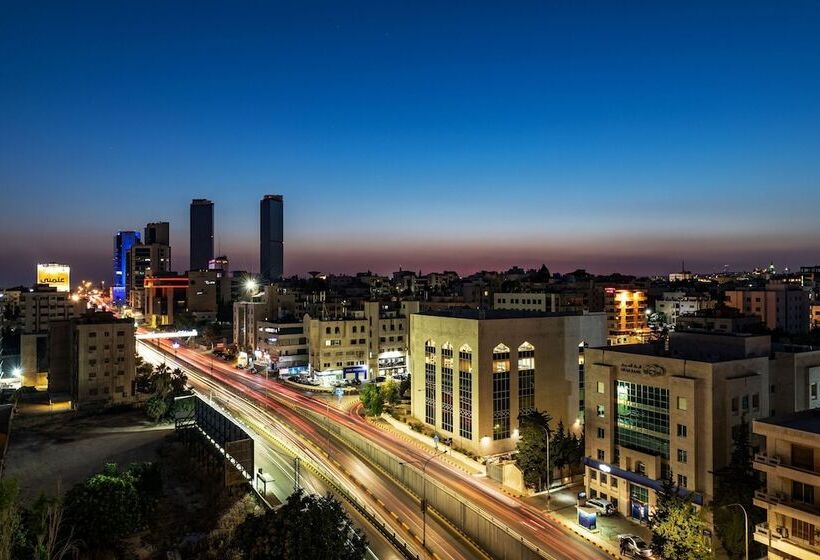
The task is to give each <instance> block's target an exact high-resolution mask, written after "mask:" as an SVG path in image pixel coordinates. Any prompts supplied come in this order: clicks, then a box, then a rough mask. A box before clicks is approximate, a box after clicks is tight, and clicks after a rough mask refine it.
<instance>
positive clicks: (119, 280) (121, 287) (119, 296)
mask: <svg viewBox="0 0 820 560" xmlns="http://www.w3.org/2000/svg"><path fill="white" fill-rule="evenodd" d="M139 243H140V234H139V232H138V231H118V232H117V235H115V236H114V282H112V284H111V297H112V298H113V299H114V303H115V304H117V305H123V304H124V303H125V301H126V282H125V277H126V273H127V270H126V269H127V266H128V265H127V257H128V251H129V250H130V249H131V247H133V246H134V245H139Z"/></svg>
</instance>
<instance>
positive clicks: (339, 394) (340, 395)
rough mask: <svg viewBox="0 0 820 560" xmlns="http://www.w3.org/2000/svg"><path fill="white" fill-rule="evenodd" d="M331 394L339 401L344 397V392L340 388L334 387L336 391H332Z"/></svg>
mask: <svg viewBox="0 0 820 560" xmlns="http://www.w3.org/2000/svg"><path fill="white" fill-rule="evenodd" d="M333 394H334V395H336V398H337V399H341V398H342V397H343V396H344V394H345V391H344V389H342V388H341V387H336V389H335V390H334V391H333Z"/></svg>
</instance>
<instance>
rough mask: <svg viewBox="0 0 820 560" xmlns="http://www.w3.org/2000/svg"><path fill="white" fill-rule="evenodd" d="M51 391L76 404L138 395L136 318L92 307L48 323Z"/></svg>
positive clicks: (104, 402) (127, 399)
mask: <svg viewBox="0 0 820 560" xmlns="http://www.w3.org/2000/svg"><path fill="white" fill-rule="evenodd" d="M49 340H50V343H49V371H48V390H49V392H50V393H52V394H55V395H59V394H67V395H70V397H71V401H72V405H73V407H74V408H84V407H87V406H108V405H113V404H121V403H127V402H131V401H132V400H133V399H134V375H135V364H134V355H135V341H134V322H133V321H132V320H131V319H117V318H115V317H114V315H113V314H111V313H93V312H89V313H86V314H84V315H82V316H80V317H76V318H74V319H69V320H59V321H52V322H51V323H50V325H49Z"/></svg>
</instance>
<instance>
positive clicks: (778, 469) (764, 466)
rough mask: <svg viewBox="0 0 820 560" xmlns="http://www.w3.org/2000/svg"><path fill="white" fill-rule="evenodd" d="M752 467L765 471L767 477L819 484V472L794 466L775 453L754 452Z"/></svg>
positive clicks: (813, 484)
mask: <svg viewBox="0 0 820 560" xmlns="http://www.w3.org/2000/svg"><path fill="white" fill-rule="evenodd" d="M754 468H755V469H756V470H759V471H761V472H765V473H766V476H767V477H772V476H774V477H775V478H785V479H788V480H795V481H797V482H802V483H803V484H810V485H811V486H820V472H817V471H813V470H809V469H804V468H801V467H796V466H794V465H789V464H787V463H786V462H784V461H783V460H782V459H781V458H780V457H779V456H777V455H767V454H765V453H755V457H754Z"/></svg>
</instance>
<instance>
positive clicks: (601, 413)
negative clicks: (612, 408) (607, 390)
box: [595, 404, 604, 418]
mask: <svg viewBox="0 0 820 560" xmlns="http://www.w3.org/2000/svg"><path fill="white" fill-rule="evenodd" d="M595 412H596V414H597V415H598V418H603V417H604V405H602V404H599V405H598V406H596V407H595Z"/></svg>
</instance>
